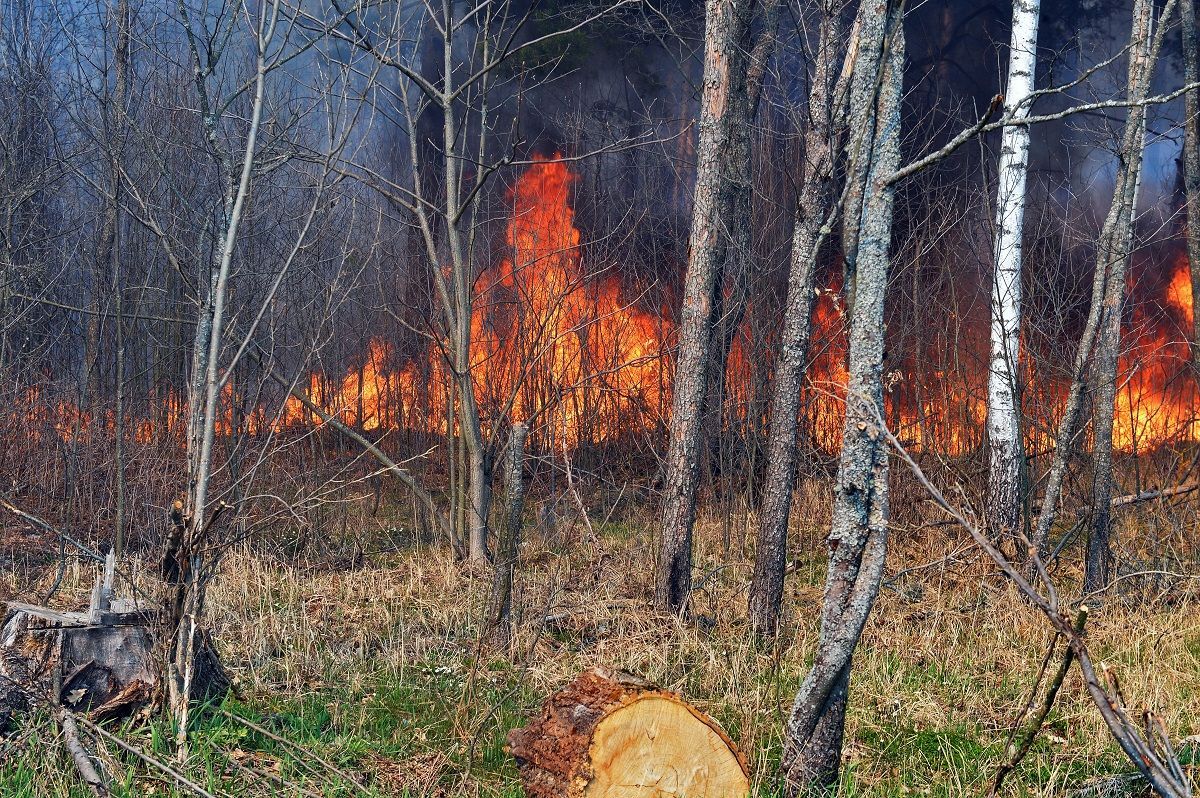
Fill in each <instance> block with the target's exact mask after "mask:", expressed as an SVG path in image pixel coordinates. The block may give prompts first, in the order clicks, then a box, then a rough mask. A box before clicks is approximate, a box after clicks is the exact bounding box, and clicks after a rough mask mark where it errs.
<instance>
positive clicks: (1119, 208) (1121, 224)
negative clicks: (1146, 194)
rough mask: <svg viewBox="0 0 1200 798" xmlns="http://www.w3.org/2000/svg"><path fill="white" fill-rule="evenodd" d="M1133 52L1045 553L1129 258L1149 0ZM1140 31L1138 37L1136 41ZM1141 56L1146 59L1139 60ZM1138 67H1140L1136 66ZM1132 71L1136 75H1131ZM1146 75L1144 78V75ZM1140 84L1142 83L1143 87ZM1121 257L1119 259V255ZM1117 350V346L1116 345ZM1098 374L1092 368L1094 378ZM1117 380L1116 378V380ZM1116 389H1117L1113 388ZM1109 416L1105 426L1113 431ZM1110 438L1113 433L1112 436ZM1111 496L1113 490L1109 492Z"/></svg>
mask: <svg viewBox="0 0 1200 798" xmlns="http://www.w3.org/2000/svg"><path fill="white" fill-rule="evenodd" d="M1172 2H1173V0H1172ZM1170 5H1171V3H1169V4H1168V7H1167V8H1165V9H1164V12H1163V14H1162V15H1161V21H1163V22H1165V21H1166V14H1167V12H1168V11H1169V10H1170ZM1133 11H1134V17H1133V33H1132V37H1133V38H1132V39H1131V42H1132V48H1131V58H1130V66H1129V70H1130V73H1129V80H1128V87H1127V93H1128V97H1127V100H1128V101H1129V102H1130V103H1131V105H1130V106H1129V112H1128V116H1127V117H1126V122H1125V130H1124V133H1123V134H1122V140H1121V142H1120V145H1119V147H1120V149H1119V154H1120V155H1119V158H1120V162H1121V167H1120V168H1119V169H1118V170H1117V179H1116V184H1115V186H1114V188H1113V201H1112V204H1111V205H1110V206H1109V209H1108V215H1107V216H1106V217H1105V219H1104V227H1103V228H1102V229H1101V231H1100V236H1099V239H1098V241H1097V244H1096V265H1095V272H1094V276H1093V278H1092V297H1091V304H1090V306H1089V309H1088V318H1087V321H1086V322H1085V324H1084V329H1083V334H1082V335H1081V336H1080V340H1079V349H1078V350H1077V351H1076V353H1075V363H1074V366H1073V369H1072V378H1071V387H1070V388H1069V389H1068V392H1067V401H1066V406H1065V408H1064V411H1063V416H1062V418H1061V419H1060V421H1059V425H1058V431H1057V432H1056V433H1055V438H1054V458H1053V460H1052V461H1051V463H1050V467H1049V469H1048V471H1047V474H1046V489H1045V492H1044V494H1043V497H1042V507H1041V510H1040V512H1039V514H1038V521H1037V526H1036V527H1035V528H1034V536H1033V541H1032V543H1033V547H1034V548H1035V549H1036V550H1037V551H1039V552H1044V551H1045V549H1046V544H1047V542H1048V541H1049V538H1050V527H1052V526H1053V525H1054V521H1055V519H1056V518H1057V517H1058V503H1059V500H1060V499H1061V497H1062V487H1063V481H1064V479H1065V478H1066V474H1067V466H1068V465H1069V463H1070V460H1071V452H1072V450H1073V448H1074V443H1075V437H1076V434H1077V426H1078V424H1079V422H1080V420H1081V417H1082V414H1083V409H1084V404H1085V403H1084V398H1085V397H1084V392H1085V390H1086V389H1087V382H1088V379H1087V378H1088V374H1087V372H1088V364H1089V362H1091V361H1092V355H1093V353H1094V352H1095V351H1096V349H1097V346H1098V342H1099V337H1100V334H1101V329H1102V327H1103V321H1104V313H1105V302H1106V298H1107V297H1108V295H1109V284H1110V282H1111V281H1112V280H1113V279H1114V277H1115V276H1117V275H1114V268H1115V269H1117V270H1119V277H1120V285H1119V288H1118V290H1119V291H1123V290H1124V274H1125V271H1124V270H1125V261H1126V260H1127V259H1128V257H1129V248H1130V246H1131V243H1132V238H1131V236H1132V234H1133V212H1134V206H1135V204H1136V198H1137V189H1138V184H1139V183H1140V175H1141V163H1142V142H1143V138H1144V132H1145V112H1146V109H1145V107H1144V106H1141V105H1138V102H1139V101H1140V100H1141V99H1144V98H1145V96H1146V92H1147V91H1148V90H1149V83H1150V76H1151V75H1152V73H1153V71H1154V62H1155V60H1156V58H1157V54H1158V49H1159V47H1160V46H1161V44H1162V34H1163V31H1164V30H1165V26H1162V25H1160V26H1159V30H1158V32H1157V34H1156V35H1155V37H1154V41H1153V42H1151V41H1150V24H1149V16H1148V15H1149V14H1151V13H1152V11H1153V4H1152V3H1150V2H1147V0H1138V1H1137V2H1136V3H1135V4H1134V9H1133ZM1139 31H1142V34H1141V38H1139ZM1139 53H1144V55H1141V56H1139V55H1138V54H1139ZM1139 64H1140V66H1139ZM1135 68H1136V69H1138V70H1140V71H1138V72H1137V73H1136V74H1135ZM1142 72H1144V75H1143V74H1142ZM1143 81H1144V82H1143ZM1122 252H1123V253H1124V255H1121V254H1120V253H1122ZM1117 325H1118V335H1119V330H1120V326H1119V325H1120V313H1119V309H1118V313H1117ZM1118 345H1119V343H1118ZM1096 374H1097V372H1096V369H1095V368H1093V375H1092V376H1093V377H1095V376H1096ZM1114 379H1115V378H1114ZM1114 389H1115V384H1114ZM1111 415H1112V413H1111V410H1110V412H1109V416H1110V418H1109V424H1110V425H1111V423H1112V419H1111ZM1110 434H1111V433H1110ZM1109 490H1110V491H1111V487H1110V488H1109Z"/></svg>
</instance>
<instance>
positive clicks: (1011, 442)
mask: <svg viewBox="0 0 1200 798" xmlns="http://www.w3.org/2000/svg"><path fill="white" fill-rule="evenodd" d="M1040 13H1041V2H1040V0H1013V12H1012V35H1011V38H1010V40H1009V46H1008V85H1007V87H1006V91H1005V94H1004V114H1005V116H1006V117H1012V118H1024V117H1027V116H1028V115H1029V111H1030V105H1031V97H1030V95H1031V94H1032V93H1033V86H1034V71H1035V69H1036V66H1037V37H1038V18H1039V16H1040ZM1028 165H1029V126H1028V125H1011V126H1008V127H1006V128H1004V132H1003V134H1002V137H1001V143H1000V164H999V168H998V183H999V185H998V186H997V189H996V230H995V235H996V240H995V246H994V250H993V252H994V259H993V262H994V264H995V271H994V273H993V279H992V324H991V335H992V359H991V368H990V370H989V371H988V414H987V432H988V456H989V467H988V513H987V518H988V526H989V528H990V529H991V531H992V534H993V536H994V537H995V538H997V539H1005V538H1008V539H1015V537H1016V535H1017V531H1018V530H1019V529H1020V524H1021V506H1022V502H1021V470H1022V462H1023V460H1024V451H1023V447H1022V444H1021V408H1020V394H1019V391H1018V387H1017V386H1018V385H1019V384H1020V383H1019V378H1018V364H1019V363H1020V341H1021V262H1022V257H1021V243H1022V242H1021V236H1022V232H1023V230H1024V227H1025V179H1026V173H1027V171H1028Z"/></svg>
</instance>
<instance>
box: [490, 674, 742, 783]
mask: <svg viewBox="0 0 1200 798" xmlns="http://www.w3.org/2000/svg"><path fill="white" fill-rule="evenodd" d="M508 751H509V753H510V754H512V755H513V757H515V758H516V760H517V768H518V769H519V771H520V774H521V783H522V785H523V786H524V788H525V794H526V795H527V796H530V798H562V797H563V796H566V798H585V797H586V798H670V797H671V796H680V797H681V798H682V796H686V797H687V798H746V796H748V795H749V794H750V776H749V771H748V769H747V767H746V761H745V758H744V757H743V756H742V755H741V753H740V752H739V751H738V750H737V747H736V746H735V745H734V744H733V741H732V740H730V739H729V736H728V735H726V734H725V732H724V731H723V730H722V729H721V727H720V726H718V725H717V723H716V721H714V720H713V719H712V718H710V717H708V716H707V715H705V714H704V713H703V712H701V711H700V710H698V709H696V708H695V707H693V706H691V705H690V704H688V703H687V702H685V701H684V700H683V699H681V698H680V697H679V696H678V695H676V694H674V693H670V692H667V691H665V690H659V689H657V688H655V687H654V686H653V685H650V684H648V683H646V682H645V681H643V680H641V679H638V678H636V677H629V676H625V675H623V674H615V673H612V672H610V671H608V670H605V669H603V668H593V669H592V670H590V671H587V672H585V673H583V674H581V675H580V676H579V677H578V678H576V679H575V680H574V681H573V682H571V683H570V684H569V685H567V686H566V687H565V688H563V689H562V690H560V691H559V692H557V693H555V694H554V695H552V696H550V697H549V698H548V699H546V703H545V704H544V705H543V706H542V712H541V714H540V715H539V716H538V717H537V718H536V719H534V720H533V721H532V722H531V723H530V724H529V725H528V726H526V727H525V728H523V729H514V730H513V731H512V732H510V733H509V735H508Z"/></svg>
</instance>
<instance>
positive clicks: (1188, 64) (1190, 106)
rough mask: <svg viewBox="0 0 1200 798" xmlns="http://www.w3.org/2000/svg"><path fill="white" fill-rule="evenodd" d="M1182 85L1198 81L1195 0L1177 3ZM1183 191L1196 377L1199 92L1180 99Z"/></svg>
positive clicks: (1199, 357) (1199, 366)
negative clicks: (1178, 7)
mask: <svg viewBox="0 0 1200 798" xmlns="http://www.w3.org/2000/svg"><path fill="white" fill-rule="evenodd" d="M1181 3H1182V5H1181V6H1180V8H1181V9H1182V12H1183V25H1182V28H1183V82H1184V83H1185V84H1188V85H1195V84H1196V83H1197V82H1198V81H1200V47H1198V46H1197V43H1196V38H1197V36H1196V5H1195V0H1181ZM1183 108H1184V112H1183V191H1184V203H1185V207H1186V209H1187V252H1188V265H1189V266H1190V267H1191V274H1192V363H1193V364H1194V366H1195V368H1196V374H1197V375H1198V377H1200V89H1192V90H1191V91H1189V92H1188V93H1187V94H1185V95H1184V96H1183Z"/></svg>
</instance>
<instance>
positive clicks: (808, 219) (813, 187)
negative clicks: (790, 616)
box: [749, 0, 853, 638]
mask: <svg viewBox="0 0 1200 798" xmlns="http://www.w3.org/2000/svg"><path fill="white" fill-rule="evenodd" d="M843 6H844V3H843V2H842V0H832V2H827V3H826V4H825V9H824V16H823V18H822V20H821V32H820V40H819V44H818V49H817V63H816V74H815V75H814V76H813V82H812V90H811V92H810V93H809V98H808V116H809V119H810V122H809V128H808V131H807V133H806V134H805V146H804V182H803V185H802V186H801V189H800V196H799V197H798V199H797V202H796V216H795V220H794V227H793V230H792V252H791V263H790V268H789V270H788V291H787V300H786V302H785V303H784V310H783V337H782V339H781V340H780V346H779V354H778V355H777V356H776V360H775V384H774V386H773V387H772V392H771V432H770V437H769V439H768V441H767V472H766V476H765V478H764V484H763V499H762V508H761V510H760V511H759V525H758V540H757V544H756V546H755V550H754V575H753V577H752V579H751V582H750V604H749V614H750V624H751V626H752V627H753V629H754V633H755V634H756V635H758V636H759V637H760V638H765V637H769V636H772V635H774V634H775V630H776V626H777V625H778V623H779V612H780V606H781V602H782V600H783V577H784V570H785V568H786V560H787V531H788V519H789V517H790V515H791V510H792V490H793V488H794V487H795V471H796V428H797V414H798V413H799V407H800V386H801V381H802V378H803V375H804V365H805V361H806V359H807V357H808V340H809V336H810V334H811V332H812V308H813V301H814V299H815V296H816V266H817V254H818V252H819V250H820V247H821V243H822V241H823V240H824V238H825V235H824V234H823V233H822V228H823V227H825V226H826V224H827V217H828V216H829V214H830V210H831V208H832V205H833V197H832V192H831V187H832V178H833V164H834V161H835V160H836V158H837V152H838V150H839V149H840V148H839V147H838V145H837V143H836V142H837V140H838V139H839V138H840V136H841V131H840V130H838V129H835V126H834V120H833V113H834V102H835V101H834V97H835V95H837V96H841V95H842V94H843V91H842V89H843V86H844V81H843V80H839V81H838V87H837V88H838V90H837V91H835V87H834V86H833V81H834V78H835V73H834V62H835V59H836V56H837V52H838V50H839V48H841V47H842V46H843V42H842V24H841V14H842V8H843ZM852 63H853V57H852V55H850V56H847V57H846V59H845V66H844V67H843V71H842V75H843V76H844V77H845V76H848V75H849V70H848V67H849V66H850V65H852ZM841 110H842V109H841V108H840V103H839V116H840V115H841V113H840V112H841ZM838 127H839V128H840V125H839V126H838Z"/></svg>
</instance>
